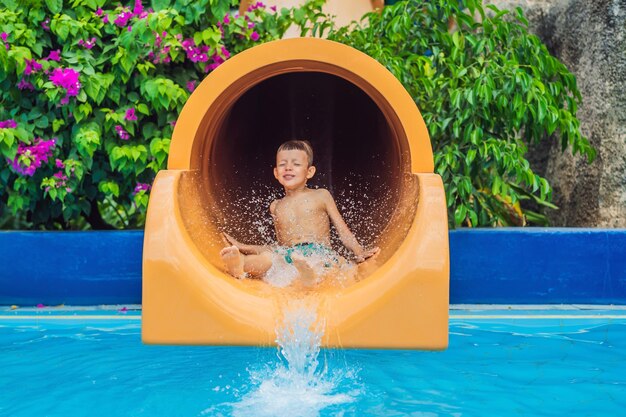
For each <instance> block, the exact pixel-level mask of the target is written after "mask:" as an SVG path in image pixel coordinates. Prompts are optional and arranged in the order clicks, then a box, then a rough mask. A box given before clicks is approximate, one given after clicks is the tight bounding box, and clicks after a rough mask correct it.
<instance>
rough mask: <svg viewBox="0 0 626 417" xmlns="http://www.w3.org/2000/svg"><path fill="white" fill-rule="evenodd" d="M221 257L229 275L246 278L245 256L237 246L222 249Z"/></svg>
mask: <svg viewBox="0 0 626 417" xmlns="http://www.w3.org/2000/svg"><path fill="white" fill-rule="evenodd" d="M220 256H221V257H222V261H224V264H225V265H226V270H228V273H229V274H231V275H232V276H234V277H235V278H243V277H244V276H245V273H244V270H243V255H242V254H241V252H239V249H237V246H228V247H226V248H224V249H222V251H221V252H220Z"/></svg>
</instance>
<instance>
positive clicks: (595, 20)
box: [490, 0, 626, 228]
mask: <svg viewBox="0 0 626 417" xmlns="http://www.w3.org/2000/svg"><path fill="white" fill-rule="evenodd" d="M490 3H492V4H495V5H497V6H498V7H500V8H506V9H513V8H514V7H516V6H520V7H522V9H524V11H525V15H526V17H527V18H528V19H529V21H530V30H531V32H533V33H535V34H536V35H537V36H539V37H540V38H541V40H542V41H543V42H544V43H545V44H546V45H547V46H548V49H549V50H550V52H551V53H552V54H553V55H554V56H556V57H557V58H558V59H559V60H560V61H561V62H563V63H564V64H565V65H566V66H567V67H568V69H569V70H570V71H571V72H572V73H573V74H574V75H576V78H577V80H578V87H579V89H580V92H581V94H582V96H583V103H582V105H581V107H580V108H579V110H578V113H577V115H578V118H579V119H580V121H581V130H582V132H583V134H584V135H585V136H587V137H588V138H589V141H590V142H591V144H592V145H593V146H594V147H595V148H596V149H597V151H598V156H597V158H596V160H595V161H594V162H593V163H592V164H588V163H587V162H586V160H584V159H583V158H582V157H580V156H572V154H571V151H570V150H567V151H566V152H563V153H562V152H561V149H560V143H558V141H555V140H552V141H544V142H543V143H542V144H540V145H539V146H536V147H532V148H531V149H530V158H529V159H530V160H531V163H532V165H533V168H534V169H535V170H536V171H537V173H539V174H541V175H543V176H545V177H546V178H547V179H548V181H549V182H550V184H551V185H552V186H553V188H554V195H553V196H554V203H555V204H557V205H558V206H559V207H560V210H558V211H554V210H548V211H546V214H547V215H548V216H549V218H550V220H551V225H553V226H572V227H609V228H614V227H626V0H594V1H588V0H552V1H548V0H544V1H539V0H535V1H533V0H521V1H517V2H516V1H511V0H508V1H507V0H502V1H497V0H492V1H490Z"/></svg>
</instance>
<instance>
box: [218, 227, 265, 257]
mask: <svg viewBox="0 0 626 417" xmlns="http://www.w3.org/2000/svg"><path fill="white" fill-rule="evenodd" d="M222 235H223V236H224V240H225V241H226V243H227V244H228V245H229V246H231V245H232V246H235V247H237V249H239V252H241V253H243V254H244V255H258V254H260V253H262V252H265V251H267V250H270V249H271V248H270V246H267V245H247V244H245V243H241V242H239V241H238V240H237V239H235V238H234V237H232V236H231V235H229V234H228V233H226V232H222Z"/></svg>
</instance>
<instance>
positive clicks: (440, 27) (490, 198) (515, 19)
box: [313, 0, 595, 226]
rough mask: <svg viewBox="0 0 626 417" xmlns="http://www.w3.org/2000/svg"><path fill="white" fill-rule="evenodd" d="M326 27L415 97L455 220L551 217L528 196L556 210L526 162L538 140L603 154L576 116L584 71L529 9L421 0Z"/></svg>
mask: <svg viewBox="0 0 626 417" xmlns="http://www.w3.org/2000/svg"><path fill="white" fill-rule="evenodd" d="M459 3H462V4H463V5H464V6H463V8H461V7H460V6H459ZM313 14H315V13H313ZM315 19H316V20H317V21H318V22H319V20H320V17H319V16H316V17H315ZM326 19H327V20H328V18H326ZM325 27H326V28H329V27H330V28H331V29H328V30H327V31H326V32H324V33H323V34H324V36H327V37H328V38H329V39H332V40H335V41H338V42H341V43H344V44H347V45H350V46H352V47H354V48H356V49H359V50H361V51H363V52H365V53H366V54H368V55H370V56H372V57H374V58H375V59H377V60H378V61H379V62H381V63H382V64H383V65H385V66H386V67H387V68H388V69H389V70H390V71H391V72H392V73H393V74H394V75H395V76H396V77H397V78H398V79H399V80H400V81H401V82H402V84H403V85H404V87H405V88H406V89H407V90H408V92H409V93H410V94H411V96H412V97H413V98H414V99H415V102H416V103H417V105H418V107H419V109H420V111H421V112H422V115H423V117H424V120H425V122H426V126H427V127H428V129H429V132H430V136H431V141H432V145H433V150H434V153H435V172H437V173H438V174H439V175H441V176H442V178H443V182H444V184H445V188H446V197H447V202H448V208H449V219H450V224H451V226H455V225H456V226H460V225H467V226H496V225H524V224H527V222H532V223H535V224H546V223H547V221H546V218H545V217H544V216H542V215H540V214H538V213H534V212H532V211H530V210H528V209H525V204H526V202H528V201H532V202H533V203H534V204H535V205H540V206H541V205H543V206H547V207H551V208H556V207H555V206H554V205H552V204H551V203H550V202H549V201H550V198H551V194H552V189H551V187H550V185H549V184H548V182H547V181H546V179H545V178H542V177H540V176H539V175H537V174H535V173H534V172H533V170H532V168H531V167H530V164H529V163H528V161H527V160H526V157H525V154H526V151H527V149H528V146H529V145H532V144H535V143H537V142H539V141H540V140H542V139H544V138H548V137H551V138H554V139H556V140H560V142H561V146H562V148H563V150H565V149H566V148H567V147H570V148H571V150H572V152H573V153H574V154H576V153H578V154H581V155H583V156H585V157H587V158H588V160H589V161H592V160H593V158H594V157H595V151H594V149H593V148H592V147H591V146H590V145H589V142H588V141H587V139H586V138H585V137H584V136H582V134H581V132H580V122H579V120H578V119H577V118H576V110H577V108H578V106H579V104H580V102H581V96H580V93H579V91H578V88H577V86H576V79H575V77H574V75H572V74H571V73H570V72H569V71H568V70H567V68H566V67H565V66H564V65H563V64H562V63H561V62H559V61H558V60H557V59H556V58H554V57H553V56H551V55H550V53H549V52H548V50H547V49H546V47H545V45H543V44H542V43H541V41H540V40H539V39H538V38H537V37H536V36H534V35H531V34H529V32H528V22H527V21H526V19H525V18H524V16H523V14H522V11H521V9H519V8H518V9H516V10H515V12H514V13H509V12H507V11H504V10H499V9H498V8H496V7H495V6H486V7H485V6H483V5H482V2H481V1H480V0H464V1H463V2H456V1H447V0H430V1H426V0H413V1H408V2H400V3H398V4H396V5H394V6H390V7H385V9H384V10H383V12H382V13H381V14H377V13H372V14H369V15H367V16H366V18H365V19H364V20H363V21H362V22H361V24H360V25H359V24H355V25H353V26H351V27H346V28H340V29H338V30H334V29H332V25H328V24H327V25H326V26H325ZM520 203H521V204H520Z"/></svg>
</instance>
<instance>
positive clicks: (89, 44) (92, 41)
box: [78, 38, 97, 49]
mask: <svg viewBox="0 0 626 417" xmlns="http://www.w3.org/2000/svg"><path fill="white" fill-rule="evenodd" d="M96 40H97V39H96V38H91V39H88V40H86V41H84V40H82V39H80V40H79V41H78V45H80V46H82V47H83V48H85V49H91V48H93V47H94V45H95V44H96Z"/></svg>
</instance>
